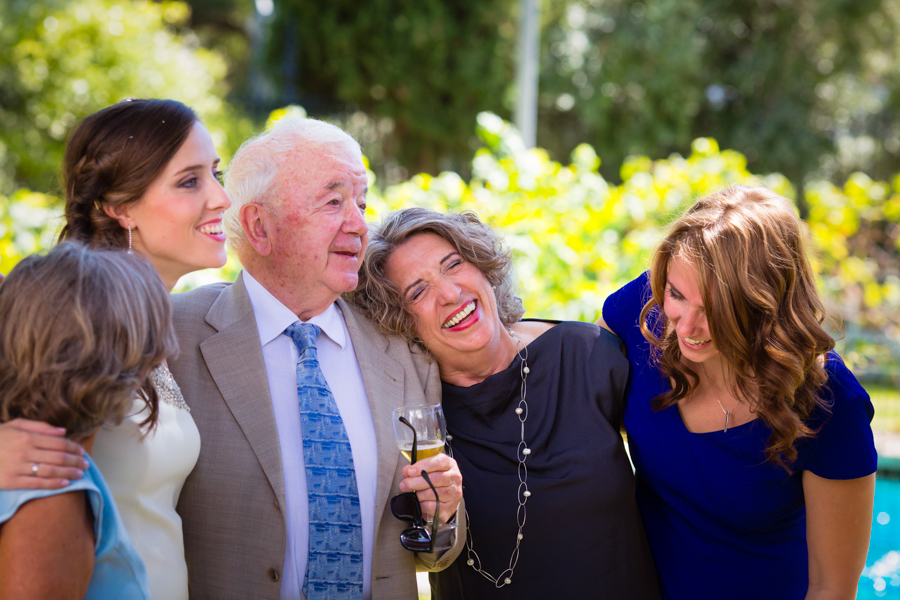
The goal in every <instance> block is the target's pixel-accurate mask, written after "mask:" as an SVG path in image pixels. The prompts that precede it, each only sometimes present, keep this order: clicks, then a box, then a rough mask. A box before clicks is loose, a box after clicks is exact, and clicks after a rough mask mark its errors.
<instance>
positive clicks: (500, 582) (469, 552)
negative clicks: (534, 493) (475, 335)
mask: <svg viewBox="0 0 900 600" xmlns="http://www.w3.org/2000/svg"><path fill="white" fill-rule="evenodd" d="M506 331H507V332H508V333H509V335H511V336H512V338H513V339H514V340H516V354H518V356H519V358H520V359H521V361H522V362H521V364H520V365H519V374H520V375H521V376H522V386H521V397H520V399H519V405H518V406H517V407H516V416H517V417H518V418H519V423H520V425H521V438H520V441H519V447H518V449H517V450H516V459H517V460H518V461H519V467H518V469H517V470H518V475H519V490H518V492H517V500H518V502H519V508H518V509H516V523H517V524H518V525H519V531H518V533H517V534H516V547H515V548H513V551H512V554H511V555H510V557H509V567H508V568H507V569H506V570H505V571H503V572H502V573H500V575H497V576H496V577H495V576H494V575H491V574H490V573H488V572H487V571H485V570H483V569H482V568H481V558H479V557H478V553H477V552H475V548H474V541H473V539H472V528H471V527H470V526H469V511H468V510H467V511H466V556H467V558H468V560H466V564H467V565H469V566H470V567H472V568H473V569H475V570H476V571H477V572H478V573H481V575H482V576H483V577H484V578H485V579H487V580H488V581H490V582H491V583H493V584H494V586H496V587H497V588H502V587H503V586H505V585H509V584H511V583H512V577H513V571H514V570H515V568H516V564H517V563H518V562H519V546H520V545H521V543H522V539H523V538H524V537H525V536H524V535H523V534H522V529H523V528H524V527H525V517H526V514H525V503H526V502H528V498H530V497H531V492H529V491H528V467H526V466H525V459H527V458H528V456H529V455H530V454H531V449H530V448H529V447H528V446H527V445H526V444H525V420H526V419H527V418H528V403H527V402H525V392H526V388H527V386H526V383H525V379H526V378H527V377H528V373H530V372H531V369H529V368H528V346H525V345H524V344H523V343H522V342H521V340H519V337H518V336H517V335H516V334H515V332H514V331H513V330H512V329H510V328H508V327H507V328H506ZM523 352H524V355H523ZM452 439H453V436H450V435H448V436H447V441H448V442H450V440H452ZM450 456H451V457H452V456H453V450H452V448H451V450H450Z"/></svg>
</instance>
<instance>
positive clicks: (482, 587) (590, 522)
mask: <svg viewBox="0 0 900 600" xmlns="http://www.w3.org/2000/svg"><path fill="white" fill-rule="evenodd" d="M351 300H352V301H353V302H354V303H355V304H356V305H357V306H358V307H359V308H360V309H362V310H363V311H364V312H365V313H366V314H367V315H368V316H369V317H370V318H371V319H372V320H373V321H374V322H375V323H376V324H377V325H378V326H379V327H381V329H383V330H384V331H385V332H389V333H397V334H400V335H403V336H404V337H406V339H407V340H409V342H410V344H414V345H418V346H421V347H422V348H423V349H424V350H425V351H426V352H428V353H429V354H430V355H431V356H432V357H433V358H434V360H435V361H436V362H437V364H438V367H439V369H440V374H441V380H442V394H443V407H444V413H445V415H446V419H447V429H448V433H449V436H448V440H452V441H450V449H451V451H452V452H453V456H454V458H456V460H457V462H458V464H459V468H460V471H461V472H462V474H463V481H465V482H466V486H465V492H464V497H465V502H466V511H467V514H468V519H467V520H468V527H469V530H468V532H467V536H466V547H467V557H466V559H465V562H463V561H461V560H460V561H457V562H456V563H455V564H453V565H451V566H450V568H448V569H446V570H445V571H443V572H441V573H435V574H432V575H431V578H432V580H431V583H432V590H433V592H434V594H435V597H436V598H439V599H446V598H465V597H469V598H517V599H528V598H547V597H550V596H551V595H554V596H561V597H565V596H576V595H579V596H580V595H582V594H584V593H585V592H588V591H590V592H591V593H593V594H596V595H597V596H599V597H608V598H619V599H628V598H634V599H641V600H643V599H652V598H658V597H659V586H658V584H657V580H656V571H655V568H654V565H653V560H652V558H651V555H650V550H649V547H648V544H647V540H646V536H645V534H644V530H643V526H642V525H641V521H640V517H639V515H638V512H637V508H636V506H635V501H634V476H633V474H632V470H631V467H630V465H629V462H628V458H627V456H626V454H625V448H624V445H623V443H622V438H621V436H620V435H619V426H620V424H621V419H622V411H623V398H624V392H625V383H626V381H627V377H628V362H627V360H626V359H625V357H624V355H623V354H622V351H621V349H620V345H619V342H618V340H617V339H616V338H615V337H614V336H612V335H611V334H609V333H608V332H606V331H604V330H602V329H600V328H599V327H596V326H594V325H589V324H586V323H577V322H562V323H557V322H549V321H538V320H528V321H522V320H521V317H522V315H523V314H524V312H525V311H524V309H523V307H522V302H521V300H520V299H519V298H518V297H517V296H516V295H515V282H514V274H513V268H512V256H511V253H510V251H509V249H508V248H507V247H506V245H505V244H504V243H503V241H502V239H501V238H500V236H499V235H498V234H497V233H496V232H495V231H494V230H492V229H491V228H490V227H489V226H487V225H485V224H484V223H482V222H481V221H480V220H479V219H478V218H477V217H476V216H475V215H474V214H473V213H468V212H466V213H461V214H441V213H437V212H435V211H431V210H427V209H422V208H410V209H406V210H400V211H397V212H395V213H392V214H390V215H388V217H387V218H386V220H385V221H384V222H383V223H382V225H381V226H380V227H379V228H377V229H374V230H371V231H370V233H369V246H368V250H367V252H366V260H365V261H364V263H363V268H362V270H361V272H360V282H359V286H358V287H357V290H356V292H354V294H352V298H351ZM419 494H420V495H421V496H422V498H421V499H422V500H433V498H431V494H430V492H427V491H424V492H419ZM526 518H527V523H526Z"/></svg>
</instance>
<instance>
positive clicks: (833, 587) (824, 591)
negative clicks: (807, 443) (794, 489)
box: [803, 471, 875, 600]
mask: <svg viewBox="0 0 900 600" xmlns="http://www.w3.org/2000/svg"><path fill="white" fill-rule="evenodd" d="M803 494H804V496H805V498H806V544H807V546H808V549H809V590H808V592H807V594H806V600H839V599H840V600H843V599H845V598H846V599H847V600H851V599H853V598H856V590H857V586H858V585H859V576H860V573H862V570H863V567H865V565H866V552H867V551H868V548H869V534H870V533H871V528H872V506H873V503H874V499H875V474H874V473H873V474H871V475H867V476H865V477H859V478H857V479H844V480H841V479H825V478H824V477H819V476H818V475H816V474H814V473H812V472H811V471H804V472H803Z"/></svg>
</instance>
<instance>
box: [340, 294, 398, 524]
mask: <svg viewBox="0 0 900 600" xmlns="http://www.w3.org/2000/svg"><path fill="white" fill-rule="evenodd" d="M337 302H338V306H339V307H340V309H341V312H342V313H343V315H344V322H345V323H346V324H347V330H348V331H349V332H350V338H351V339H352V340H353V351H354V352H355V354H356V360H357V362H359V369H360V371H361V372H362V378H363V384H364V385H365V387H366V395H367V396H368V398H369V408H370V410H371V411H372V421H373V422H374V424H375V437H376V439H377V442H378V486H377V488H376V492H375V538H374V539H376V540H377V539H378V528H379V526H380V524H381V514H382V513H383V512H384V508H385V505H386V504H387V500H388V494H390V492H391V487H392V485H393V482H394V477H395V475H396V474H397V471H398V466H399V463H400V460H402V457H401V454H400V450H399V449H398V448H397V441H396V438H395V437H394V426H393V424H392V423H391V412H392V411H393V410H394V409H395V408H397V407H398V406H401V405H403V404H404V403H405V394H404V390H405V372H404V370H403V367H402V365H400V363H398V362H397V361H396V360H395V359H394V358H392V357H391V356H390V355H391V348H390V341H389V340H388V339H387V338H386V337H385V336H384V335H383V334H381V333H380V332H378V331H377V330H375V328H374V327H373V326H372V325H371V324H370V323H369V322H368V321H366V320H365V319H364V318H362V317H360V316H359V315H358V314H356V313H355V312H354V311H353V309H352V308H351V307H350V306H349V305H348V304H347V303H346V302H344V300H343V298H339V299H338V301H337Z"/></svg>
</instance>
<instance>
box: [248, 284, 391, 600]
mask: <svg viewBox="0 0 900 600" xmlns="http://www.w3.org/2000/svg"><path fill="white" fill-rule="evenodd" d="M243 278H244V285H245V286H246V288H247V295H248V296H249V297H250V303H251V304H252V305H253V313H254V315H255V316H256V326H257V328H258V329H259V341H260V343H261V344H262V354H263V360H264V361H265V363H266V377H267V378H268V380H269V392H270V394H271V396H272V406H273V408H274V409H275V422H276V423H277V424H278V440H279V442H280V444H281V465H282V468H283V470H284V493H285V514H286V515H287V550H286V551H285V555H284V569H283V573H282V578H281V598H282V600H294V599H299V598H301V590H302V589H303V578H304V577H305V576H306V559H307V554H308V552H309V496H308V493H307V488H306V466H305V465H306V463H305V462H304V460H303V433H302V431H301V427H300V400H299V397H298V395H297V358H298V351H297V346H296V345H294V342H293V341H292V340H291V338H289V337H288V336H287V335H284V330H285V329H287V327H288V326H290V325H292V324H293V323H296V322H297V321H298V319H297V315H295V314H294V313H293V312H291V310H290V309H289V308H287V307H286V306H285V305H284V304H282V303H281V302H280V301H279V300H278V299H277V298H275V296H273V295H272V294H271V293H269V291H268V290H266V289H265V288H264V287H263V286H262V285H261V284H260V283H259V282H258V281H256V280H255V279H254V278H253V276H252V275H250V274H249V273H248V272H247V271H244V272H243ZM307 323H313V324H315V325H318V326H319V327H320V328H321V330H322V331H321V334H320V335H319V337H318V338H317V339H316V349H317V353H318V356H319V366H320V367H321V368H322V373H323V374H324V375H325V381H327V382H328V387H330V388H331V393H332V394H334V400H335V402H336V403H337V406H338V410H339V411H340V413H341V419H343V421H344V426H345V427H346V428H347V436H348V437H349V438H350V448H351V451H352V453H353V467H354V470H355V471H356V485H357V488H358V490H359V508H360V512H361V515H362V542H363V599H364V600H369V599H370V598H371V585H372V582H371V580H372V546H373V543H374V539H373V538H374V536H375V492H376V487H377V483H378V482H377V479H378V477H377V475H378V443H377V440H376V438H375V424H374V423H373V421H372V412H371V410H370V409H369V399H368V396H367V395H366V388H365V386H364V384H363V379H362V372H361V371H360V370H359V363H358V362H357V360H356V354H355V353H354V351H353V342H352V340H351V339H350V333H349V332H348V331H347V325H346V324H345V323H344V317H343V315H342V314H341V311H340V309H339V308H338V307H337V305H336V304H332V305H331V306H329V307H328V309H327V310H325V312H323V313H321V314H319V315H316V316H315V317H313V318H312V319H310V320H309V321H307Z"/></svg>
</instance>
